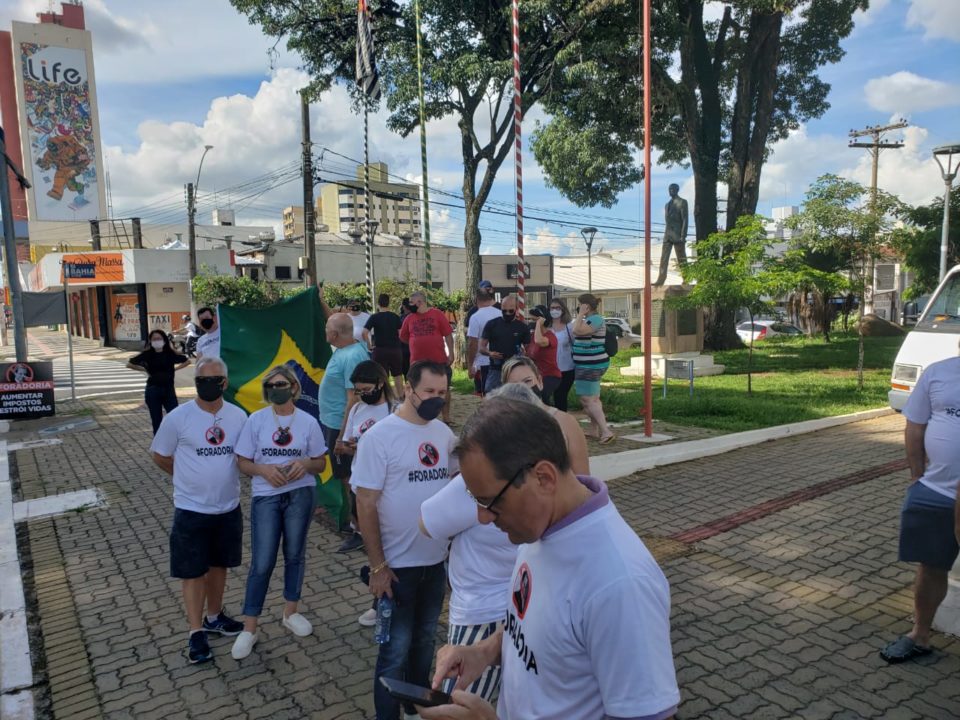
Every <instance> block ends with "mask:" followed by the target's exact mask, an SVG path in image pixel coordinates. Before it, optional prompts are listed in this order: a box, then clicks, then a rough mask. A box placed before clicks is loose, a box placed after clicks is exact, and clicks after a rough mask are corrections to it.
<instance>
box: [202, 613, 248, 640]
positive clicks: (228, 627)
mask: <svg viewBox="0 0 960 720" xmlns="http://www.w3.org/2000/svg"><path fill="white" fill-rule="evenodd" d="M203 629H204V630H206V631H207V632H208V633H211V632H213V633H218V634H220V635H227V636H231V635H239V634H240V631H241V630H243V623H242V622H240V621H239V620H234V619H233V618H229V617H227V616H226V615H224V614H223V610H221V611H220V614H219V615H217V619H216V620H214V621H213V622H210V621H209V620H207V618H204V619H203Z"/></svg>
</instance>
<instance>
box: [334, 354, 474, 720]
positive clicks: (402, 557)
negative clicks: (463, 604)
mask: <svg viewBox="0 0 960 720" xmlns="http://www.w3.org/2000/svg"><path fill="white" fill-rule="evenodd" d="M447 387H448V386H447V373H446V366H445V365H441V364H439V363H435V362H429V361H424V362H419V363H414V364H413V365H412V366H411V367H410V372H409V373H408V374H407V385H406V388H405V392H404V401H403V404H401V405H400V407H399V409H398V410H397V411H396V412H395V413H394V414H393V415H390V416H388V417H386V418H384V419H382V420H379V421H378V422H377V423H376V424H375V425H374V426H373V427H371V428H370V429H369V430H367V432H366V433H364V434H363V435H362V436H361V437H360V442H359V443H358V444H357V455H356V460H355V461H354V467H353V475H352V484H353V487H354V490H355V491H356V493H357V514H358V516H359V519H360V532H361V533H363V537H364V540H365V541H366V549H367V557H368V558H369V560H370V593H371V594H372V595H373V596H374V597H375V598H377V599H378V600H379V599H381V598H383V597H384V596H388V597H390V598H392V599H393V601H394V603H395V605H396V607H395V609H394V610H393V617H392V621H391V628H390V638H389V640H388V641H387V642H385V643H383V644H382V645H380V653H379V655H378V656H377V667H376V672H375V676H374V689H373V693H374V695H373V699H374V706H375V707H376V711H377V720H399V718H400V703H399V702H398V701H397V700H396V699H395V698H394V697H393V696H392V695H391V694H390V692H389V691H388V690H387V689H386V688H385V687H384V686H383V685H382V684H381V683H380V678H381V677H386V678H393V679H397V680H407V681H409V682H411V683H414V684H417V685H426V684H427V683H428V682H429V680H430V665H431V662H432V660H433V649H434V639H435V637H436V633H437V620H438V618H439V617H440V610H441V608H442V607H443V595H444V592H445V591H446V586H447V576H446V572H445V571H444V567H443V561H444V559H445V558H446V556H447V544H446V542H444V541H442V540H434V539H432V538H428V537H426V536H425V535H423V534H421V533H420V531H419V527H418V521H419V518H420V506H421V505H422V504H423V502H424V501H425V500H428V499H429V498H431V497H432V496H433V495H435V494H436V493H437V492H439V491H440V490H441V489H442V488H443V487H444V486H446V484H447V483H448V482H450V478H451V477H452V476H453V475H455V474H456V472H457V463H456V459H455V458H454V457H453V454H452V450H453V445H454V442H455V440H456V438H455V437H454V434H453V433H452V432H451V430H450V428H448V427H447V426H446V425H444V424H443V423H442V422H440V421H439V420H437V419H436V418H437V416H438V415H439V414H440V410H441V408H442V407H443V404H444V398H445V397H446V394H447Z"/></svg>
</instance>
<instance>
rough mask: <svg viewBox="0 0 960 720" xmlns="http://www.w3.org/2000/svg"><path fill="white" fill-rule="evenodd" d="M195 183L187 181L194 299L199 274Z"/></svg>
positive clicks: (188, 238) (188, 232) (191, 278)
mask: <svg viewBox="0 0 960 720" xmlns="http://www.w3.org/2000/svg"><path fill="white" fill-rule="evenodd" d="M196 201H197V199H196V196H195V195H194V194H193V183H192V182H188V183H187V247H188V248H189V249H190V281H189V284H190V299H191V301H192V300H193V279H194V278H195V277H196V276H197V204H196Z"/></svg>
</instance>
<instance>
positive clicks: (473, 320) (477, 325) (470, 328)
mask: <svg viewBox="0 0 960 720" xmlns="http://www.w3.org/2000/svg"><path fill="white" fill-rule="evenodd" d="M502 316H503V313H502V312H501V311H500V310H498V309H497V308H495V307H494V306H493V305H488V306H487V307H482V308H477V311H476V312H475V313H474V314H473V315H471V316H470V324H469V325H467V337H468V338H474V339H476V341H477V343H478V347H479V343H480V336H481V335H483V329H484V328H485V327H486V326H487V323H488V322H490V321H491V320H493V319H494V318H498V317H502ZM489 364H490V358H489V357H488V356H487V355H481V354H480V353H479V352H478V353H477V356H476V358H474V360H473V366H474V367H475V368H479V367H485V366H487V365H489Z"/></svg>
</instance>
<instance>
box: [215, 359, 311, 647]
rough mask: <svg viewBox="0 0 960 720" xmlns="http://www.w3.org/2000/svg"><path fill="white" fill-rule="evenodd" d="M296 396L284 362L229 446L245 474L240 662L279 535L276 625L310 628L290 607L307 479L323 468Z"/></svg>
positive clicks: (302, 542) (305, 524)
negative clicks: (246, 555) (246, 552)
mask: <svg viewBox="0 0 960 720" xmlns="http://www.w3.org/2000/svg"><path fill="white" fill-rule="evenodd" d="M299 397H300V383H299V382H298V380H297V376H296V375H295V374H294V373H293V372H292V371H291V370H290V369H289V368H287V367H285V366H282V365H281V366H278V367H275V368H273V369H272V370H271V371H270V372H268V373H267V374H266V376H264V378H263V399H264V400H265V401H266V402H267V403H269V407H266V408H263V409H262V410H258V411H257V412H255V413H253V414H252V415H251V416H250V417H249V418H248V419H247V423H246V425H244V426H243V432H241V433H240V438H239V439H238V440H237V443H236V445H235V446H234V452H235V453H236V455H237V465H238V467H239V468H240V471H241V472H243V473H245V474H247V475H249V476H250V477H251V495H252V496H253V497H252V500H251V502H250V572H249V574H248V575H247V589H246V594H245V596H244V601H243V614H244V622H243V632H241V633H240V634H239V635H238V636H237V639H236V640H235V641H234V643H233V649H232V650H231V653H230V654H231V655H232V656H233V657H234V659H236V660H241V659H243V658H245V657H247V656H248V655H249V654H250V651H251V650H253V646H254V645H255V644H256V642H257V623H258V620H259V617H260V614H261V613H262V612H263V603H264V599H265V598H266V596H267V588H268V587H269V584H270V576H271V575H272V574H273V568H274V566H275V565H276V563H277V552H278V551H279V549H280V541H281V539H282V540H283V598H284V600H285V601H286V605H285V606H284V609H283V620H282V623H283V626H284V627H285V628H287V629H288V630H290V632H292V633H293V634H294V635H296V636H298V637H305V636H307V635H309V634H310V633H312V632H313V625H311V623H310V621H309V620H307V619H306V618H305V617H304V616H303V615H301V614H300V613H299V612H298V607H299V601H300V592H301V589H302V586H303V574H304V570H305V569H306V546H307V530H308V529H309V528H310V520H311V518H312V517H313V508H314V504H315V499H314V486H315V480H314V476H315V475H316V474H318V473H320V472H322V471H323V468H324V466H325V465H326V456H325V454H324V453H326V451H327V448H326V445H325V444H324V442H323V433H322V432H321V430H320V424H319V423H318V422H317V421H316V419H314V418H313V417H312V416H310V415H309V414H308V413H306V412H304V411H303V410H301V409H299V408H298V407H296V405H295V404H294V403H295V402H296V401H297V399H298V398H299Z"/></svg>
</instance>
